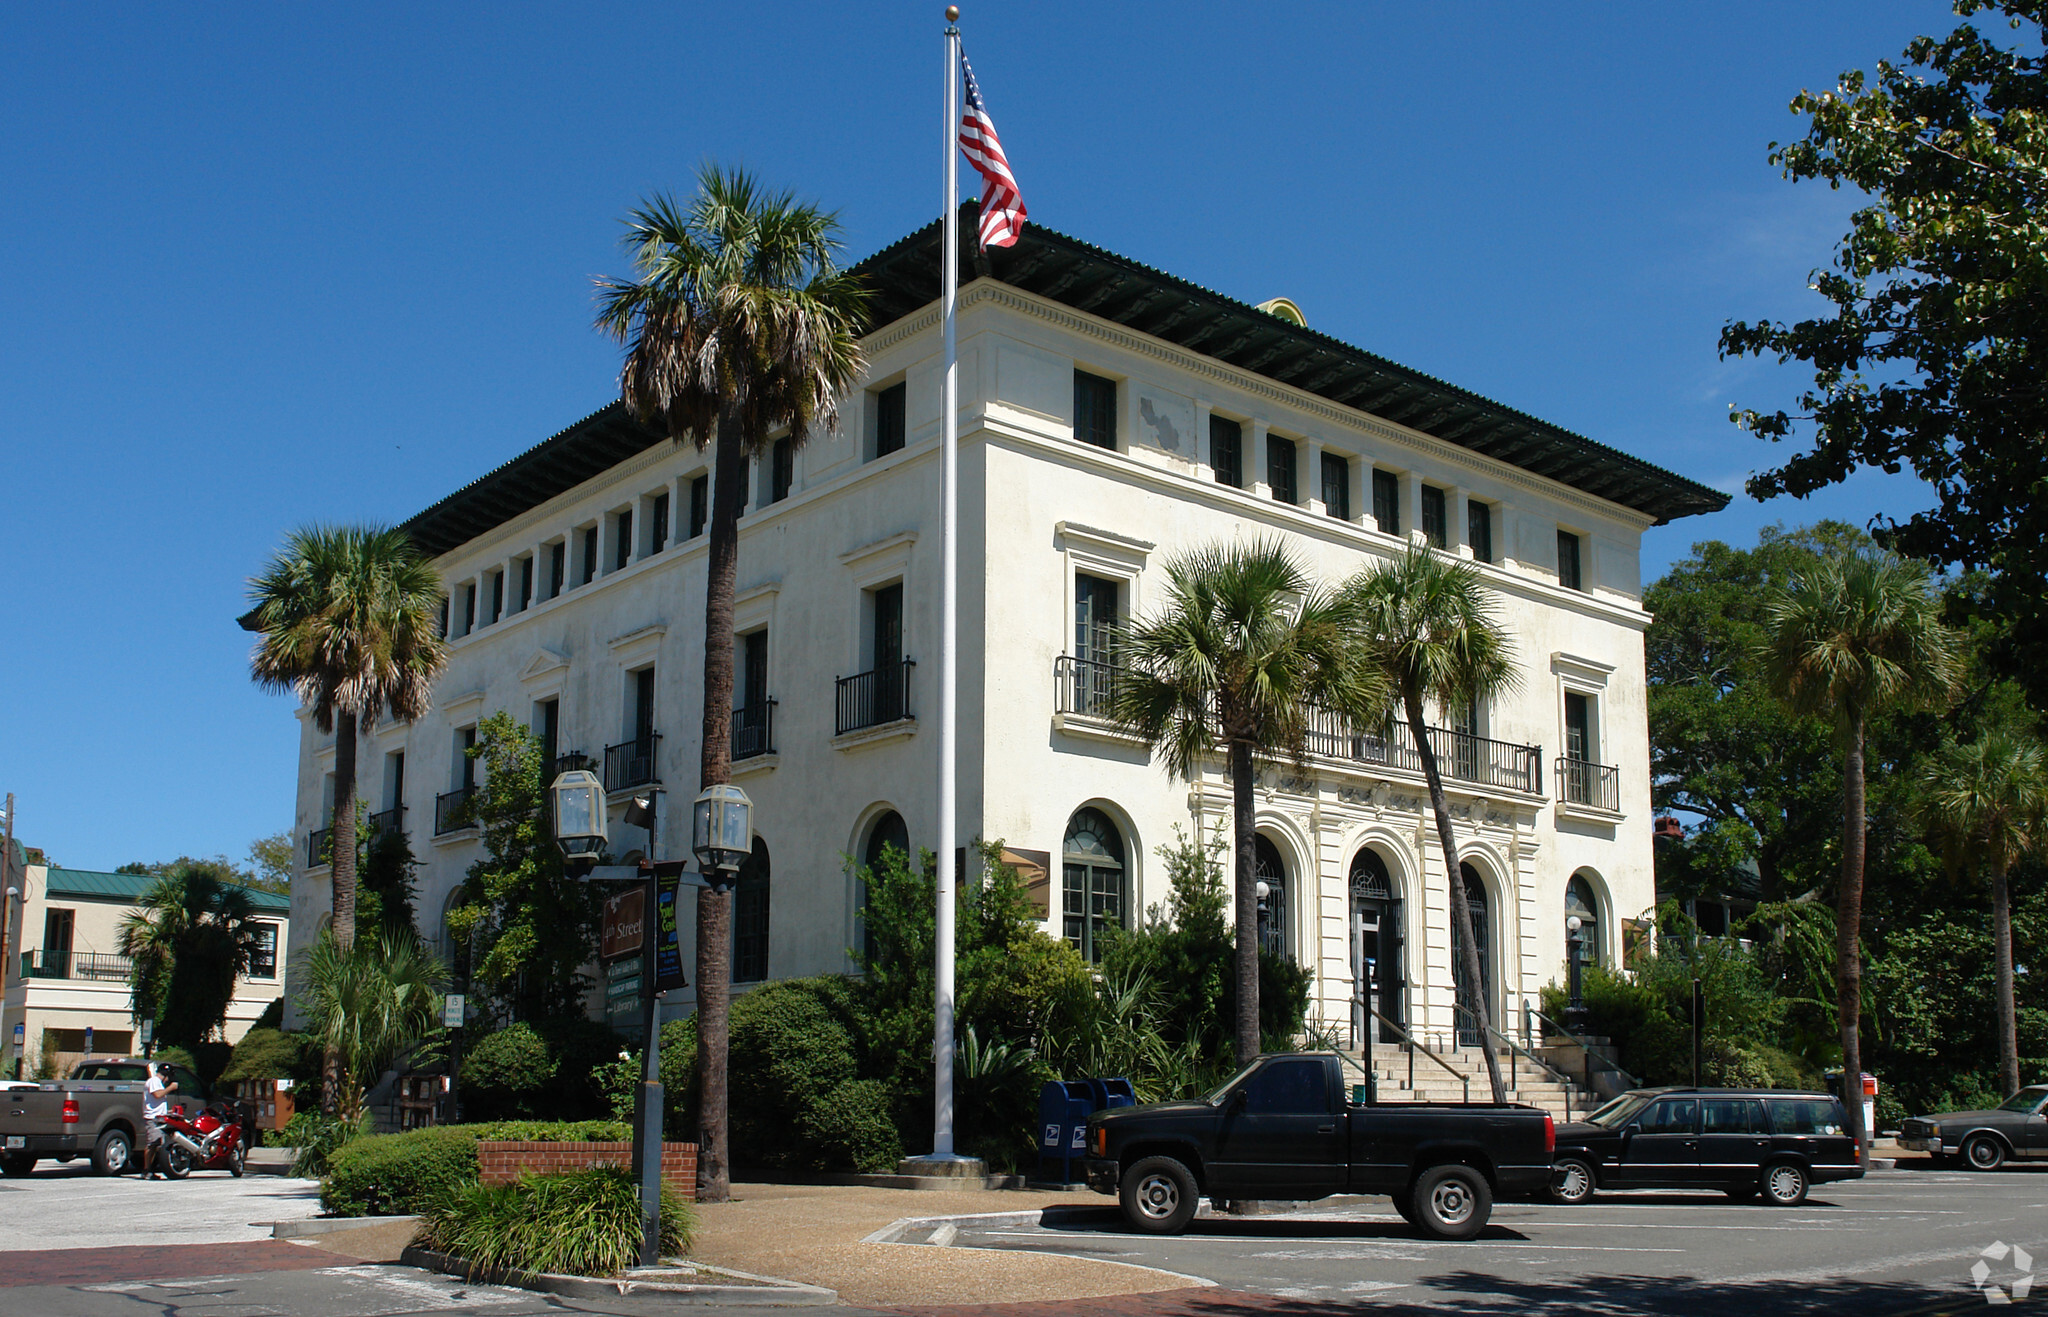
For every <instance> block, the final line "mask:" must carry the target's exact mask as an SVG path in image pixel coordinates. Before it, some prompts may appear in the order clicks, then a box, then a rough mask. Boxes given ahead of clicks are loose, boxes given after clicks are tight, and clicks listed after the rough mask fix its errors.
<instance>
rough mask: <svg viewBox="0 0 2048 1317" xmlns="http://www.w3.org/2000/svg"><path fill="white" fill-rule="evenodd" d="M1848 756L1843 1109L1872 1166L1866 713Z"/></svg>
mask: <svg viewBox="0 0 2048 1317" xmlns="http://www.w3.org/2000/svg"><path fill="white" fill-rule="evenodd" d="M1848 739H1849V744H1848V753H1847V754H1846V755H1845V756H1844V759H1843V764H1842V884H1841V886H1842V890H1841V891H1840V892H1838V893H1836V896H1835V1011H1836V1017H1837V1019H1838V1021H1839V1022H1840V1025H1841V1031H1842V1107H1843V1109H1844V1110H1845V1111H1846V1112H1847V1113H1848V1117H1849V1133H1850V1134H1851V1135H1852V1136H1854V1138H1855V1140H1856V1148H1857V1157H1858V1159H1859V1160H1860V1161H1862V1163H1863V1165H1864V1166H1865V1167H1866V1168H1868V1167H1869V1165H1870V1132H1869V1131H1868V1130H1866V1129H1864V1128H1863V1048H1862V1018H1861V1017H1862V1012H1863V954H1862V946H1861V941H1862V937H1861V930H1862V925H1863V830H1864V809H1865V805H1864V798H1863V712H1862V710H1860V709H1855V710H1851V711H1850V713H1849V738H1848Z"/></svg>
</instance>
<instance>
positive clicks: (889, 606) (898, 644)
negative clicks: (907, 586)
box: [873, 581, 903, 668]
mask: <svg viewBox="0 0 2048 1317" xmlns="http://www.w3.org/2000/svg"><path fill="white" fill-rule="evenodd" d="M873 597H874V601H875V602H874V610H875V639H874V663H873V666H874V667H876V668H889V667H894V666H895V665H896V664H898V663H901V662H902V661H903V582H901V581H897V582H896V583H895V584H893V585H885V586H882V587H880V588H879V589H877V590H876V591H875V592H874V596H873Z"/></svg>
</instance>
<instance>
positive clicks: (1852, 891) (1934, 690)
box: [1763, 548, 1960, 1160]
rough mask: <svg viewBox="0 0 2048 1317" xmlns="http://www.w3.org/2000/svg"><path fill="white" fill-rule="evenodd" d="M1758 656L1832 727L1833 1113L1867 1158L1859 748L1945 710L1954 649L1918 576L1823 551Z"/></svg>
mask: <svg viewBox="0 0 2048 1317" xmlns="http://www.w3.org/2000/svg"><path fill="white" fill-rule="evenodd" d="M1764 617H1765V625H1766V627H1767V629H1768V631H1769V639H1767V640H1766V641H1765V642H1764V653H1763V658H1764V661H1765V663H1766V664H1767V666H1768V669H1769V672H1770V675H1771V680H1772V683H1773V685H1774V686H1775V687H1776V688H1777V691H1778V695H1779V697H1780V698H1781V699H1783V700H1784V701H1785V703H1786V704H1787V705H1788V706H1789V707H1790V708H1791V709H1792V711H1793V712H1794V713H1799V714H1821V713H1826V714H1830V715H1832V716H1833V717H1834V720H1835V726H1836V731H1837V734H1838V735H1839V736H1840V738H1841V743H1842V751H1843V762H1842V876H1841V883H1840V890H1839V891H1838V892H1837V893H1836V912H1835V997H1836V1003H1837V1005H1836V1011H1837V1020H1838V1023H1839V1026H1840V1029H1841V1035H1842V1073H1843V1076H1844V1078H1845V1081H1846V1087H1845V1091H1844V1096H1845V1097H1847V1098H1848V1099H1849V1100H1848V1101H1846V1102H1845V1103H1844V1104H1843V1105H1844V1106H1845V1107H1846V1108H1847V1109H1848V1113H1849V1128H1850V1130H1851V1132H1852V1133H1854V1134H1855V1136H1856V1139H1857V1143H1858V1146H1859V1147H1860V1148H1861V1149H1862V1150H1863V1156H1864V1158H1865V1159H1866V1160H1867V1159H1868V1158H1869V1155H1870V1141H1869V1131H1867V1130H1865V1129H1864V1128H1863V1104H1862V1103H1861V1102H1860V1101H1858V1100H1856V1098H1855V1096H1854V1094H1855V1086H1856V1085H1858V1084H1860V1083H1861V1080H1860V1079H1859V1078H1858V1076H1860V1075H1861V1074H1862V1073H1863V1053H1862V1048H1861V1045H1860V1043H1859V1039H1858V1034H1859V1030H1860V1024H1861V1021H1860V1016H1861V1011H1862V1005H1863V957H1862V949H1861V926H1862V923H1863V847H1864V832H1865V827H1866V825H1867V822H1868V820H1867V817H1866V811H1865V804H1864V781H1863V740H1864V731H1865V728H1866V727H1867V726H1868V724H1869V720H1870V717H1871V715H1873V714H1875V713H1877V712H1879V711H1881V710H1885V709H1895V708H1896V709H1904V708H1912V707H1915V706H1927V705H1934V704H1938V703H1940V702H1942V701H1945V700H1946V699H1947V698H1948V697H1949V695H1950V693H1951V692H1952V691H1953V689H1954V687H1955V682H1956V677H1957V670H1958V665H1959V654H1960V646H1959V645H1958V643H1957V640H1956V637H1955V634H1954V633H1953V632H1951V631H1950V630H1949V629H1948V628H1946V627H1944V626H1943V625H1942V624H1941V618H1940V604H1939V602H1938V601H1937V600H1936V599H1935V598H1934V596H1933V594H1932V593H1931V592H1930V590H1929V588H1928V575H1927V569H1926V568H1925V567H1923V566H1921V565H1920V564H1919V563H1917V562H1912V561H1909V560H1907V559H1904V558H1900V557H1898V556H1896V555H1894V554H1890V553H1886V552H1884V551H1883V550H1881V549H1871V548H1851V549H1843V550H1839V551H1836V552H1833V553H1830V554H1828V555H1826V556H1824V557H1823V558H1821V559H1820V561H1819V562H1818V563H1817V564H1815V565H1814V566H1813V567H1812V568H1810V569H1808V570H1807V571H1806V572H1804V573H1802V574H1801V575H1799V576H1797V577H1795V578H1794V579H1793V580H1791V581H1790V582H1788V583H1787V584H1786V585H1785V586H1783V587H1781V588H1780V589H1778V590H1775V591H1773V592H1772V594H1771V596H1770V598H1769V599H1768V600H1767V602H1766V604H1765V609H1764Z"/></svg>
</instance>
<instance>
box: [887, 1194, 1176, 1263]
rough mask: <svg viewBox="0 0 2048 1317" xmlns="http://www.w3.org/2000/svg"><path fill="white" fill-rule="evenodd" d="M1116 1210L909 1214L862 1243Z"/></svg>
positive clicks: (1064, 1208)
mask: <svg viewBox="0 0 2048 1317" xmlns="http://www.w3.org/2000/svg"><path fill="white" fill-rule="evenodd" d="M1116 1210H1117V1209H1116V1208H1114V1207H1094V1206H1088V1207H1073V1206H1067V1205H1060V1206H1055V1207H1040V1208H1034V1209H1032V1210H1031V1211H1028V1212H970V1213H965V1214H963V1215H958V1216H906V1217H900V1218H898V1219H897V1220H894V1221H891V1222H890V1223H889V1224H888V1225H885V1226H883V1227H882V1228H881V1229H880V1230H877V1231H875V1232H874V1233H873V1234H871V1235H867V1236H864V1237H863V1238H862V1239H861V1241H860V1242H861V1243H863V1244H900V1243H902V1242H903V1237H904V1236H905V1235H908V1234H914V1233H916V1232H918V1231H920V1230H929V1231H932V1232H934V1233H936V1232H937V1231H940V1230H943V1229H945V1228H946V1227H947V1226H951V1227H953V1229H954V1230H955V1231H958V1230H959V1228H960V1227H962V1226H1020V1225H1049V1224H1051V1223H1052V1222H1054V1221H1061V1220H1069V1219H1072V1218H1073V1217H1076V1216H1087V1215H1089V1214H1092V1213H1100V1212H1110V1213H1114V1212H1115V1211H1116ZM1147 1270H1150V1271H1156V1270H1158V1268H1156V1267H1149V1268H1147Z"/></svg>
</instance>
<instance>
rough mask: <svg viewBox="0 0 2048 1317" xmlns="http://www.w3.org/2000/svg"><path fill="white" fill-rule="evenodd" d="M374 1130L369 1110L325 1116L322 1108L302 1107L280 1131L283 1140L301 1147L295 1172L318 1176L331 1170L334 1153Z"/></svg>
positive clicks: (308, 1177)
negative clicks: (309, 1108)
mask: <svg viewBox="0 0 2048 1317" xmlns="http://www.w3.org/2000/svg"><path fill="white" fill-rule="evenodd" d="M369 1132H370V1117H369V1113H367V1112H365V1113H363V1114H361V1115H358V1116H354V1117H347V1116H342V1117H333V1116H323V1115H321V1114H320V1113H319V1112H318V1111H301V1112H298V1113H296V1114H295V1115H293V1116H292V1118H291V1119H290V1120H288V1121H286V1122H285V1124H284V1128H283V1129H282V1130H280V1131H278V1135H279V1139H278V1141H279V1143H281V1144H282V1145H283V1146H285V1147H287V1148H297V1149H298V1150H299V1155H298V1156H297V1157H294V1158H293V1159H292V1174H293V1175H296V1176H297V1177H299V1178H300V1179H301V1180H317V1179H319V1178H321V1177H322V1176H324V1175H326V1174H327V1168H328V1166H329V1164H330V1163H331V1162H332V1161H333V1159H334V1154H335V1153H336V1152H339V1151H340V1150H341V1149H342V1148H343V1147H345V1146H346V1145H348V1144H350V1143H354V1142H355V1141H356V1140H357V1139H360V1138H362V1137H364V1136H365V1135H367V1134H368V1133H369Z"/></svg>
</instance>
